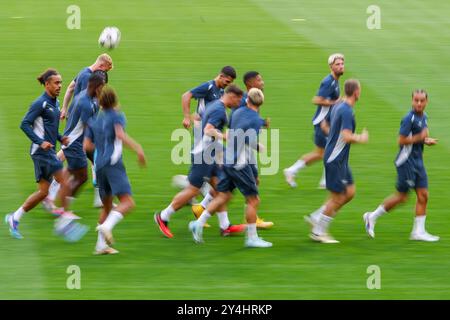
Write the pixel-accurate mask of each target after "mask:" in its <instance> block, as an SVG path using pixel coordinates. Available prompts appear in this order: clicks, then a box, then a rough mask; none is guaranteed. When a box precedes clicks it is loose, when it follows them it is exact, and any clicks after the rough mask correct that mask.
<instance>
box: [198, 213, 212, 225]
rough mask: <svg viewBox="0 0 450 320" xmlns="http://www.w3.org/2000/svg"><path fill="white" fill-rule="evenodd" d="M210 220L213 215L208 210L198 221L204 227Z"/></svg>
mask: <svg viewBox="0 0 450 320" xmlns="http://www.w3.org/2000/svg"><path fill="white" fill-rule="evenodd" d="M209 218H211V214H210V213H209V212H208V210H205V211H203V213H202V215H201V216H200V218H198V220H197V221H198V223H199V224H200V225H201V226H203V225H204V224H205V223H206V221H208V219H209Z"/></svg>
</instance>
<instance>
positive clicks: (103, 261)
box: [0, 0, 450, 299]
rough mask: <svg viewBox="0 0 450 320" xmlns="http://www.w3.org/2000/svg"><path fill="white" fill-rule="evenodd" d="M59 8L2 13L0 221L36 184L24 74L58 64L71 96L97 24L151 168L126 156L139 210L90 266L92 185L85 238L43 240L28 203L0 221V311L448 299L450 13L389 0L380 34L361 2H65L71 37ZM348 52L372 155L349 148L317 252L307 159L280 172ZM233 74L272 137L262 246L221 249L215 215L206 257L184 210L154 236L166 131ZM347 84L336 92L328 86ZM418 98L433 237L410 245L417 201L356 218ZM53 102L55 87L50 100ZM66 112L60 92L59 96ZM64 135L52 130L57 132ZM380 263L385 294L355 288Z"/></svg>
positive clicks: (238, 209)
mask: <svg viewBox="0 0 450 320" xmlns="http://www.w3.org/2000/svg"><path fill="white" fill-rule="evenodd" d="M71 4H72V2H71V1H60V0H58V1H56V0H54V1H40V2H39V4H37V3H36V2H35V1H30V0H28V1H15V2H8V3H6V2H2V3H1V4H0V30H1V34H0V39H1V41H0V51H1V55H0V69H1V70H2V72H1V76H0V88H1V93H0V96H1V99H0V135H1V137H2V138H1V139H0V150H1V157H2V159H1V161H0V174H1V175H0V176H1V181H2V183H1V184H0V212H1V213H2V217H3V214H6V213H8V212H11V211H14V210H16V209H17V207H18V206H19V205H20V204H21V203H22V202H23V201H24V199H25V198H26V197H27V196H28V195H29V194H30V193H31V192H33V191H34V190H35V184H34V179H33V178H34V176H33V167H32V162H31V160H30V157H29V155H28V149H29V141H28V139H27V138H26V137H25V135H24V134H23V133H22V132H21V131H20V129H19V123H20V121H21V119H22V117H23V115H24V114H25V112H26V110H27V108H28V106H29V104H30V102H31V101H32V100H33V99H35V98H36V97H37V96H38V95H39V94H40V93H41V90H42V88H41V87H39V85H38V83H37V81H36V80H35V77H36V76H37V75H38V74H39V73H40V72H41V71H42V70H44V69H45V68H46V67H55V68H57V69H58V70H59V71H60V72H61V73H62V76H63V81H64V83H65V85H67V84H68V83H69V82H70V81H71V79H72V78H73V77H74V76H75V75H76V73H77V72H78V71H79V70H80V69H81V68H82V67H85V66H87V65H90V64H91V63H92V62H93V60H94V59H95V57H96V56H97V55H98V54H100V53H101V52H102V50H101V49H100V48H99V47H98V45H97V39H98V35H99V33H100V31H101V30H102V29H103V27H105V26H108V25H115V26H117V27H119V28H120V30H121V32H122V42H121V43H120V46H119V47H118V48H117V49H115V50H113V51H111V52H110V53H111V55H112V57H113V59H114V64H115V68H114V70H113V71H111V72H110V83H111V84H112V85H113V86H114V87H115V89H116V90H117V91H118V94H119V97H120V100H121V105H122V109H123V111H124V112H125V113H126V116H127V121H128V128H127V130H128V132H129V133H130V135H131V136H133V137H135V138H136V139H137V140H138V141H139V142H140V143H141V144H142V145H143V147H144V149H145V151H146V154H147V156H148V160H149V165H148V168H147V169H145V170H142V169H140V168H139V167H138V165H137V161H136V159H135V156H134V154H132V153H131V152H130V151H126V152H125V156H124V158H125V164H126V167H127V170H128V174H129V177H130V180H131V183H132V186H133V191H134V195H135V199H136V203H137V207H136V209H135V210H134V211H133V212H132V214H131V215H130V216H128V217H127V218H126V219H125V220H124V221H123V222H122V223H121V224H119V225H118V227H117V228H116V229H115V237H116V239H117V240H118V242H117V246H116V247H117V249H118V250H120V251H121V253H120V254H119V255H117V256H106V257H94V256H92V254H91V252H92V251H93V248H94V245H95V240H96V233H95V232H94V227H95V224H96V221H97V217H98V212H97V210H96V209H94V208H92V207H91V204H92V187H91V185H87V186H86V187H85V188H84V190H83V192H82V193H81V194H80V197H79V199H78V200H77V201H76V203H75V205H74V210H75V211H76V212H77V213H78V214H79V215H81V216H83V222H84V223H86V224H89V225H90V226H91V230H90V232H89V233H88V234H87V235H86V237H85V238H84V239H83V240H82V241H80V242H78V243H76V244H68V243H65V242H63V241H62V240H61V239H59V238H57V237H55V236H54V235H53V234H52V227H53V220H52V218H51V217H50V216H49V214H48V213H46V212H45V211H44V210H43V209H42V208H41V207H38V208H36V209H35V210H33V211H32V213H30V214H27V215H26V216H25V218H24V219H23V220H22V224H21V231H22V233H23V235H24V236H25V239H23V240H22V241H16V240H14V239H11V238H10V236H9V234H8V231H7V228H6V227H5V226H4V225H2V226H0V243H1V245H0V299H16V298H23V299H337V298H339V299H448V298H450V280H449V278H448V276H447V275H448V270H449V268H450V259H449V257H450V256H449V255H450V231H449V230H450V229H449V226H450V217H449V215H448V213H449V212H448V204H449V200H448V199H449V196H450V193H449V188H448V182H449V177H450V168H449V165H448V163H449V162H448V159H449V156H450V139H449V137H448V133H449V129H448V124H449V123H450V113H449V112H448V110H447V108H448V88H449V85H450V80H449V76H448V75H449V74H450V64H449V63H448V51H449V48H450V47H449V43H450V34H449V33H448V32H446V30H447V29H448V26H449V22H448V14H447V13H448V12H450V3H446V2H443V1H437V0H432V1H426V2H424V1H395V2H393V1H387V0H381V1H378V2H377V5H378V6H379V7H380V9H381V29H380V30H369V29H368V28H367V26H366V21H367V19H368V17H369V15H370V14H368V13H367V12H366V10H367V7H368V6H369V5H371V4H372V1H365V0H363V1H358V2H355V1H350V0H342V1H329V0H319V1H294V0H280V1H269V0H254V1H250V0H244V1H221V2H212V1H207V0H198V1H189V2H188V1H182V0H170V1H165V2H162V1H156V0H152V1H137V0H133V1H127V2H123V1H103V0H102V1H95V2H93V1H85V0H79V1H77V3H76V4H77V5H78V6H79V7H80V8H81V29H80V30H69V29H68V28H67V27H66V20H67V18H68V17H69V14H67V13H66V9H67V7H68V6H69V5H71ZM333 52H343V53H344V54H345V56H346V61H345V62H346V73H345V75H344V76H343V78H342V80H345V79H348V78H350V77H356V78H358V79H360V80H361V83H362V96H361V100H360V102H359V103H358V104H357V106H356V120H357V131H360V130H361V129H362V128H363V127H367V128H368V130H369V133H370V143H369V144H368V145H364V146H353V148H352V153H351V166H352V169H353V174H354V177H355V181H356V186H357V195H356V198H355V199H354V200H353V201H352V202H351V203H350V204H349V205H347V206H346V207H344V209H343V210H342V211H341V212H340V214H339V215H338V217H337V219H336V220H335V221H334V222H333V225H332V228H331V232H332V233H333V235H334V236H335V237H336V238H337V239H339V240H341V243H340V244H339V245H334V246H327V245H318V244H315V243H312V242H311V241H310V240H309V239H308V232H309V229H308V227H307V226H306V225H305V223H304V222H303V215H305V214H308V213H310V212H311V211H313V210H314V209H316V208H317V207H319V206H320V205H321V203H322V202H323V200H324V198H325V196H326V193H325V192H324V191H321V190H317V189H316V186H317V183H318V180H319V178H320V175H321V170H322V167H321V165H320V164H317V165H314V166H312V167H311V168H309V169H307V170H305V171H303V172H302V173H301V174H300V176H299V179H298V182H299V187H298V188H297V189H295V190H291V189H289V188H288V187H287V185H286V184H285V182H284V179H283V175H282V172H281V170H282V169H283V168H285V167H286V166H288V165H290V164H292V162H293V161H295V159H296V158H297V157H298V156H300V155H301V154H303V153H305V152H307V151H309V150H310V149H311V148H312V147H313V144H312V125H311V117H312V115H313V113H314V110H315V106H313V105H312V104H311V103H310V101H311V98H312V96H313V95H314V94H315V93H316V90H317V88H318V85H319V83H320V81H321V79H322V78H323V77H324V76H325V75H326V74H327V73H328V67H327V64H326V61H327V57H328V55H329V54H330V53H333ZM228 64H230V65H233V66H234V67H236V69H237V71H238V79H237V83H238V84H239V85H241V86H242V82H241V79H242V75H243V73H244V72H246V71H248V70H253V69H255V70H258V71H260V72H261V74H262V75H263V77H264V79H265V82H266V89H265V92H266V103H265V105H264V106H263V107H262V114H263V115H264V116H270V117H271V119H272V124H271V125H272V128H276V129H279V130H280V150H279V158H280V163H279V167H280V171H279V173H278V174H277V175H272V176H263V177H262V179H261V190H260V191H261V199H262V202H261V207H260V216H262V217H263V218H265V219H267V220H272V221H274V222H275V226H274V228H273V229H271V230H268V231H261V232H260V235H261V236H262V237H264V238H265V239H267V240H269V241H272V242H273V243H274V247H273V248H270V249H261V250H247V249H245V248H244V247H243V237H232V238H221V237H220V236H219V233H218V227H217V220H216V219H215V218H213V219H211V224H212V227H211V228H210V229H206V230H205V241H206V243H205V244H204V245H201V246H198V245H195V244H194V243H193V241H192V238H191V234H190V233H189V231H188V228H187V224H188V221H189V220H191V219H192V214H191V212H190V209H189V208H188V207H186V208H185V209H182V210H181V211H180V212H179V213H177V214H176V215H175V216H174V218H173V219H172V221H171V228H172V231H173V232H174V234H175V237H174V238H173V239H165V238H162V236H161V234H160V233H159V231H158V230H157V228H156V226H155V224H154V223H153V220H152V219H153V218H152V214H153V212H154V211H155V210H157V209H162V208H163V207H165V206H166V205H167V204H168V202H169V201H170V199H171V197H172V196H173V195H174V193H175V192H176V190H175V189H173V188H172V187H171V186H170V181H171V177H172V176H173V175H175V174H186V173H187V170H188V165H181V166H176V165H174V164H172V162H171V161H170V155H171V149H172V147H173V146H174V145H175V144H176V142H172V141H171V140H170V136H171V133H172V131H173V130H174V129H175V128H180V127H181V120H182V113H181V94H182V93H183V92H185V91H186V90H187V89H190V88H191V87H194V86H195V85H197V84H199V83H201V82H202V81H206V80H209V79H212V78H213V77H214V76H215V75H216V74H217V72H218V71H219V69H220V68H221V67H222V66H224V65H228ZM342 84H343V81H341V86H342ZM416 87H423V88H426V89H427V90H428V91H429V94H430V102H429V105H428V108H427V113H428V115H429V126H430V131H431V135H432V136H435V137H437V138H439V139H440V140H439V145H437V146H435V147H433V148H426V150H425V162H426V166H427V169H428V175H429V181H430V201H429V208H428V214H429V217H428V221H427V228H428V229H429V231H430V232H431V233H434V234H437V235H440V236H441V241H440V242H438V243H433V244H431V243H416V242H411V241H409V240H408V236H409V232H410V230H411V227H412V222H413V210H414V196H413V195H412V197H411V199H410V201H409V202H408V203H407V204H406V205H404V206H403V207H401V208H399V209H397V210H395V211H394V212H393V213H392V214H389V215H387V216H385V217H382V218H381V219H380V220H379V222H378V225H377V230H376V232H377V238H376V239H375V240H369V239H368V238H367V236H366V234H365V232H364V227H363V224H362V214H363V213H364V212H365V211H368V210H373V209H374V208H375V207H376V206H377V205H378V204H379V203H380V202H381V201H382V200H383V199H384V197H385V196H387V195H388V194H390V193H391V192H392V191H394V183H395V168H394V165H393V160H394V158H395V155H396V152H397V150H398V147H397V145H396V137H397V132H398V126H399V123H400V119H401V117H402V116H403V115H404V114H405V113H406V112H407V111H408V109H409V107H410V92H411V90H412V89H413V88H416ZM63 91H64V92H65V87H64V88H63ZM60 100H61V101H62V97H60ZM61 130H62V128H61ZM242 200H243V199H242V197H241V196H239V195H236V197H235V199H234V201H233V202H232V204H231V206H230V210H229V211H230V217H231V219H232V221H235V222H241V221H243V202H242ZM70 265H77V266H79V267H80V269H81V290H68V289H67V288H66V281H67V278H68V276H69V275H68V274H67V273H66V270H67V268H68V266H70ZM370 265H377V266H379V267H380V268H381V289H380V290H369V289H368V288H367V286H366V281H367V278H368V276H369V275H368V274H367V272H366V271H367V268H368V266H370Z"/></svg>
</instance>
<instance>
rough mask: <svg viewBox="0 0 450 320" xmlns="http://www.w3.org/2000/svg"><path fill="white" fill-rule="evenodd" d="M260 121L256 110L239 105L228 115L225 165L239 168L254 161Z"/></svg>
mask: <svg viewBox="0 0 450 320" xmlns="http://www.w3.org/2000/svg"><path fill="white" fill-rule="evenodd" d="M261 126H262V123H261V118H260V117H259V114H258V112H256V111H254V110H252V109H250V108H248V107H240V108H238V109H237V110H235V111H234V112H233V113H232V115H231V117H230V125H229V131H228V141H227V148H226V152H225V166H229V167H234V168H235V169H238V170H239V169H241V168H243V167H244V166H246V165H247V164H250V163H252V161H254V156H253V152H254V150H256V149H257V145H258V135H259V130H260V129H261ZM253 164H254V163H253Z"/></svg>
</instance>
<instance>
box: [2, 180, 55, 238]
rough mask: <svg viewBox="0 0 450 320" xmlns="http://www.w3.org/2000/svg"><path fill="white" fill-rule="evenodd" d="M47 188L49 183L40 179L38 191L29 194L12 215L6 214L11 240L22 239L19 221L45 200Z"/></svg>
mask: <svg viewBox="0 0 450 320" xmlns="http://www.w3.org/2000/svg"><path fill="white" fill-rule="evenodd" d="M49 187H50V182H49V181H47V180H45V179H40V180H39V182H38V190H37V191H36V192H34V193H33V194H31V195H30V196H29V197H28V198H27V199H26V200H25V202H24V203H23V204H22V205H21V206H20V207H19V208H18V209H17V210H16V211H15V212H14V213H11V214H7V215H6V216H5V223H7V224H8V226H9V232H10V234H11V236H12V237H13V238H16V239H22V238H23V236H22V235H21V234H20V232H19V224H20V220H21V219H22V217H23V216H24V214H25V213H27V212H29V211H30V210H31V209H33V208H34V207H36V206H37V205H38V204H39V203H40V202H41V201H42V200H44V199H45V197H47V194H48V189H49Z"/></svg>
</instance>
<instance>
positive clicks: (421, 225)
mask: <svg viewBox="0 0 450 320" xmlns="http://www.w3.org/2000/svg"><path fill="white" fill-rule="evenodd" d="M426 217H427V216H416V217H415V218H414V227H413V233H424V232H425V219H426Z"/></svg>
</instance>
